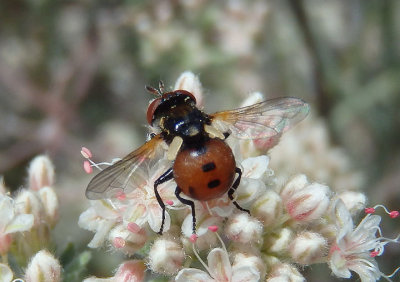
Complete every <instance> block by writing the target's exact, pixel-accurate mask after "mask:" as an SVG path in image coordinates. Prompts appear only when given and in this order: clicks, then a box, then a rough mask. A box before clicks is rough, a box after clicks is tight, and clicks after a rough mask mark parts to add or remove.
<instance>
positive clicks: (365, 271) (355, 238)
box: [329, 200, 397, 282]
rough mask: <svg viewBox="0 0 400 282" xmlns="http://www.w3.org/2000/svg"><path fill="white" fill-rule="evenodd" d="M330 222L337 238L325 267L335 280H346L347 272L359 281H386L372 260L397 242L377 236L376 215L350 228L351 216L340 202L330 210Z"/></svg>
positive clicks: (368, 216) (351, 223)
mask: <svg viewBox="0 0 400 282" xmlns="http://www.w3.org/2000/svg"><path fill="white" fill-rule="evenodd" d="M334 220H335V222H336V228H337V234H336V239H335V242H334V243H333V244H332V246H331V249H330V253H329V266H330V268H331V269H332V272H333V274H334V275H336V276H337V277H341V278H350V277H351V271H354V272H356V273H357V274H358V275H359V276H360V279H361V281H363V282H367V281H376V280H378V279H379V278H380V277H382V276H383V277H386V276H385V275H384V274H382V272H381V271H380V270H379V267H378V264H377V262H376V261H375V259H374V257H375V256H380V255H382V254H383V252H384V247H385V245H386V244H387V243H389V242H397V240H396V239H397V238H396V239H394V240H390V239H387V238H384V237H381V236H377V233H378V234H379V233H380V227H379V224H380V221H381V217H380V216H378V215H371V214H368V215H366V216H365V217H364V218H363V219H362V221H361V222H360V223H359V225H358V226H357V227H354V224H353V220H352V218H351V214H350V212H349V211H348V209H347V208H346V206H345V205H344V203H343V202H342V201H341V200H338V201H337V202H336V205H335V207H334Z"/></svg>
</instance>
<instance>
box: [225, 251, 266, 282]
mask: <svg viewBox="0 0 400 282" xmlns="http://www.w3.org/2000/svg"><path fill="white" fill-rule="evenodd" d="M246 266H247V267H250V268H251V269H257V270H258V272H259V273H260V278H261V280H263V278H264V276H265V272H266V267H265V263H264V262H263V261H262V259H261V257H260V256H259V255H254V254H249V253H247V252H246V253H236V254H235V256H234V260H233V265H232V267H233V268H237V269H238V268H240V267H246Z"/></svg>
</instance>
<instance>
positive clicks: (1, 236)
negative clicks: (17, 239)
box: [0, 195, 34, 254]
mask: <svg viewBox="0 0 400 282" xmlns="http://www.w3.org/2000/svg"><path fill="white" fill-rule="evenodd" d="M33 221H34V218H33V215H32V214H16V212H15V206H14V201H13V200H12V199H11V198H10V197H8V196H5V195H0V243H1V244H0V253H1V254H6V253H7V252H8V250H9V248H10V245H11V243H12V237H11V234H12V233H15V232H23V231H27V230H29V229H31V228H32V226H33Z"/></svg>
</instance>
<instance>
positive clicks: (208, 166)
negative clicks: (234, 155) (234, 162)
mask: <svg viewBox="0 0 400 282" xmlns="http://www.w3.org/2000/svg"><path fill="white" fill-rule="evenodd" d="M201 169H202V170H203V172H208V171H211V170H214V169H215V163H214V162H209V163H206V164H205V165H203V166H202V167H201Z"/></svg>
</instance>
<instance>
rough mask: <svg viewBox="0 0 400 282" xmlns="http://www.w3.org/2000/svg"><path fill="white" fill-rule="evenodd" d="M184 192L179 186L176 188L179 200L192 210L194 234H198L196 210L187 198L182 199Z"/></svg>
mask: <svg viewBox="0 0 400 282" xmlns="http://www.w3.org/2000/svg"><path fill="white" fill-rule="evenodd" d="M181 192H182V190H181V188H179V187H178V186H176V189H175V196H176V197H177V198H178V200H179V201H181V202H182V203H183V204H185V205H188V206H190V207H191V208H192V222H193V234H196V213H195V210H194V202H193V201H191V200H188V199H185V198H182V197H181V196H180V194H181Z"/></svg>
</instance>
